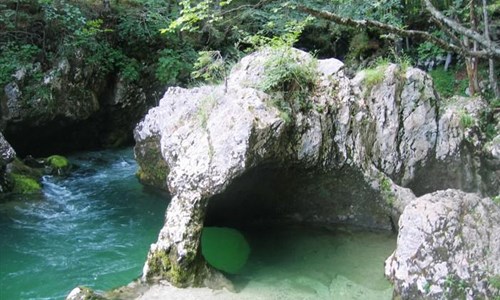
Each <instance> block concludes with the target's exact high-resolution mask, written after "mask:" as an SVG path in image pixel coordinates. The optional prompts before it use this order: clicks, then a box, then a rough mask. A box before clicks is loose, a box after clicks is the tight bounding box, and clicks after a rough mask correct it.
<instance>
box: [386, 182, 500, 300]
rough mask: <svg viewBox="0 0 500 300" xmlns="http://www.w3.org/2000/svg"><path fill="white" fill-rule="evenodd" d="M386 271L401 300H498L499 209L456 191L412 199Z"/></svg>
mask: <svg viewBox="0 0 500 300" xmlns="http://www.w3.org/2000/svg"><path fill="white" fill-rule="evenodd" d="M385 274H386V276H387V277H388V278H389V279H390V280H391V281H392V282H393V283H394V288H395V293H396V295H399V296H401V298H402V299H496V297H499V296H500V286H499V283H500V207H499V206H498V205H496V204H495V203H493V202H492V201H491V199H489V198H481V197H479V196H478V195H476V194H467V193H464V192H461V191H457V190H446V191H439V192H435V193H432V194H427V195H424V196H422V197H419V198H418V199H415V200H413V201H412V202H410V204H409V205H408V206H407V207H406V208H405V210H404V212H403V214H402V215H401V218H400V219H399V235H398V243H397V249H396V251H395V252H394V253H393V254H392V255H391V256H390V257H389V258H388V259H387V261H386V265H385Z"/></svg>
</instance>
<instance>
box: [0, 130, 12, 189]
mask: <svg viewBox="0 0 500 300" xmlns="http://www.w3.org/2000/svg"><path fill="white" fill-rule="evenodd" d="M15 158H16V152H15V151H14V149H13V148H12V147H11V146H10V144H9V142H7V140H6V139H5V138H4V136H3V134H2V133H1V132H0V193H4V192H7V191H9V190H10V189H11V188H12V184H11V182H9V180H8V178H7V174H6V166H7V164H8V163H10V162H11V161H13V160H14V159H15Z"/></svg>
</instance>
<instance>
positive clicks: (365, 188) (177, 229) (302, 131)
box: [134, 49, 484, 286]
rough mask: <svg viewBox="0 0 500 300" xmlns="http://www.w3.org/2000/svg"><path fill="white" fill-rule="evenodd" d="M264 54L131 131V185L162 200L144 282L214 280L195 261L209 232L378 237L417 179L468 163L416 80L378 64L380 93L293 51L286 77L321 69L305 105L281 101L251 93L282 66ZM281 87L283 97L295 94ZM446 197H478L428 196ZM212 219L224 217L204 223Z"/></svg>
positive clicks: (361, 77) (175, 97) (412, 72)
mask: <svg viewBox="0 0 500 300" xmlns="http://www.w3.org/2000/svg"><path fill="white" fill-rule="evenodd" d="M274 51H276V50H264V51H261V52H257V53H254V54H251V55H249V56H247V57H245V58H243V59H242V61H241V62H240V63H239V64H237V65H236V66H235V67H234V68H233V70H232V72H231V74H230V75H229V78H228V80H227V88H226V87H222V86H204V87H199V88H193V89H182V88H170V89H169V90H168V91H167V92H166V93H165V95H164V97H163V98H162V99H161V101H160V103H159V106H158V107H155V108H153V109H151V110H150V111H149V112H148V114H147V115H146V117H145V118H144V120H143V121H142V122H140V123H139V124H138V125H137V127H136V129H135V131H134V137H135V140H136V143H137V144H136V148H135V153H136V158H137V160H138V162H139V165H140V166H141V170H140V171H139V172H140V173H141V174H142V175H141V179H142V180H143V181H145V182H146V183H150V184H153V185H157V186H161V187H168V190H169V191H170V193H171V194H172V200H171V203H170V205H169V207H168V210H167V215H166V221H165V225H164V227H163V229H162V230H161V232H160V234H159V237H158V241H157V242H156V243H155V244H153V245H152V246H151V249H150V251H149V254H148V260H147V262H146V264H145V267H144V272H143V279H144V280H152V279H160V278H164V279H167V280H169V281H170V282H172V283H174V284H176V285H179V286H186V285H202V284H204V282H206V280H207V278H210V276H211V274H213V273H212V271H211V269H210V268H208V267H207V265H206V263H205V262H204V260H203V258H202V257H201V255H200V234H201V231H202V228H203V226H204V225H207V224H208V223H210V226H219V225H222V226H224V225H228V224H231V223H232V222H235V220H238V219H241V220H244V222H254V223H255V222H263V223H266V222H270V221H274V222H291V223H306V224H338V223H346V224H354V225H358V226H365V227H371V228H373V227H375V228H387V229H389V228H391V225H392V226H394V225H395V224H397V220H398V218H399V215H400V214H401V213H402V212H403V209H404V207H405V206H406V205H407V203H409V202H410V201H411V200H413V199H414V198H415V195H414V194H413V192H412V191H411V190H409V189H407V188H405V187H407V186H412V184H414V183H415V182H419V181H422V180H423V178H426V177H427V174H426V170H427V169H428V168H436V166H442V165H443V164H444V165H445V164H446V163H451V162H462V159H463V157H467V156H468V155H469V152H468V151H469V150H468V149H469V148H467V147H465V145H466V141H465V139H464V133H463V130H462V129H461V128H460V126H459V124H454V123H453V122H447V121H446V120H447V119H443V118H441V115H440V108H439V99H438V98H437V97H436V93H435V91H434V89H433V85H432V80H431V78H430V77H429V76H428V75H427V74H426V73H424V72H423V71H421V70H418V69H407V70H403V69H401V68H400V67H398V66H396V65H389V66H388V67H387V68H385V69H383V70H381V71H380V72H383V74H381V78H382V80H381V81H380V82H376V83H373V82H371V83H370V84H368V82H367V79H366V74H365V73H363V72H362V73H360V74H358V75H357V76H356V77H355V78H354V79H352V80H351V79H349V78H348V77H347V76H345V75H344V73H343V70H342V67H341V64H342V63H341V62H332V60H328V61H325V63H323V61H321V60H320V61H318V63H317V64H313V63H310V62H311V60H312V59H313V58H312V57H311V56H310V55H308V54H307V53H304V52H301V51H299V50H293V49H292V50H291V51H290V52H287V53H286V55H290V56H291V57H292V60H294V62H292V64H295V65H293V68H290V69H294V68H305V67H307V68H317V66H318V65H319V66H322V67H321V68H320V69H316V70H312V71H311V70H307V72H306V73H307V74H310V76H311V77H313V78H314V80H313V82H314V87H309V90H308V94H307V95H306V97H302V96H303V94H300V93H299V94H298V95H299V97H298V98H290V95H291V94H292V93H291V92H290V90H286V91H277V92H274V93H271V92H270V93H264V92H263V91H262V90H261V87H262V82H263V81H266V80H274V79H275V78H269V77H268V70H267V69H266V68H267V67H268V66H269V64H267V63H266V62H267V61H269V60H273V59H277V57H281V56H283V55H284V54H283V53H279V52H278V53H276V52H274ZM315 66H316V67H315ZM286 84H287V85H288V88H289V89H292V92H293V89H294V88H297V84H295V85H294V84H292V83H290V82H286ZM268 85H269V84H268ZM278 86H279V85H278ZM300 91H301V92H303V90H300ZM287 97H288V98H287ZM450 113H451V114H453V113H457V112H450ZM442 130H447V132H448V131H450V130H451V131H452V132H456V134H453V135H449V134H445V133H443V132H442ZM149 149H151V151H148V150H149ZM151 153H153V154H151ZM468 168H470V169H468ZM464 169H467V172H465V175H463V174H462V173H461V174H455V173H453V174H450V175H453V176H454V178H456V177H460V176H466V175H467V174H472V173H475V172H476V170H475V169H474V166H467V165H466V166H464ZM440 171H441V173H440V174H441V175H442V176H447V174H448V173H447V170H446V169H442V168H440ZM448 171H449V172H455V170H453V169H451V170H448ZM457 182H458V183H459V184H457ZM287 183H288V184H287ZM261 187H262V188H261ZM448 187H455V188H464V189H468V190H474V191H476V190H479V189H483V188H484V186H483V185H481V184H479V182H478V181H477V180H472V181H467V180H458V181H456V180H453V181H450V182H447V181H439V182H438V185H434V186H432V187H431V188H448ZM214 207H218V208H217V209H213V208H214ZM222 210H223V211H224V213H223V216H221V214H219V215H217V214H214V213H212V212H211V211H222ZM233 213H234V216H233V215H232V214H233ZM240 217H241V218H240ZM391 223H392V224H391Z"/></svg>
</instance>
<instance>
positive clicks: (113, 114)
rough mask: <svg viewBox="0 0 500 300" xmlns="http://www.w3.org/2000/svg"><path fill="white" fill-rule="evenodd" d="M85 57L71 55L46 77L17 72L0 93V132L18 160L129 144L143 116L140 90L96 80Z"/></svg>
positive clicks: (37, 70)
mask: <svg viewBox="0 0 500 300" xmlns="http://www.w3.org/2000/svg"><path fill="white" fill-rule="evenodd" d="M84 56H85V54H84V53H75V54H74V55H73V56H72V57H68V58H63V59H61V60H60V61H59V62H58V63H57V64H56V65H54V66H53V67H52V69H49V70H47V71H42V70H41V67H40V66H37V65H35V66H34V67H32V68H29V69H21V70H18V71H17V72H16V74H15V75H14V76H12V82H10V83H9V84H7V85H6V86H5V87H4V88H3V89H2V90H1V91H0V107H1V123H0V130H2V132H3V133H4V135H5V136H6V137H7V138H9V141H10V142H11V144H12V145H14V147H15V148H16V150H17V151H18V153H19V154H20V155H22V156H24V155H27V154H33V155H42V156H43V155H46V154H49V153H52V152H53V149H54V148H57V150H58V151H65V150H74V149H82V148H85V147H97V146H116V145H119V144H120V142H121V143H122V144H123V142H125V141H126V140H127V139H130V138H131V135H130V132H131V131H132V129H133V127H134V126H135V124H136V122H137V121H138V120H140V118H141V117H142V116H143V115H144V113H145V111H146V110H147V106H148V104H147V101H146V92H145V88H143V87H140V86H139V84H137V83H130V82H127V81H126V80H124V79H123V78H122V76H120V74H100V73H99V70H97V69H95V66H94V67H93V66H91V65H89V64H86V62H85V60H84ZM34 74H35V75H36V76H40V75H41V74H43V79H41V80H40V79H34V78H35V77H36V76H34ZM143 86H148V85H147V84H144V85H143ZM96 136H98V137H99V138H96ZM35 144H37V145H38V146H37V147H33V145H35ZM44 148H47V149H46V150H45V149H44ZM32 149H34V150H32ZM31 151H33V152H31ZM36 151H38V152H36Z"/></svg>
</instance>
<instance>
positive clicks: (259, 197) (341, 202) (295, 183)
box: [204, 164, 391, 230]
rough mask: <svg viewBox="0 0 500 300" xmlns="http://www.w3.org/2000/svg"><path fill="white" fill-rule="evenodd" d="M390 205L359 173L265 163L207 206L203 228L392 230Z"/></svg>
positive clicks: (344, 169)
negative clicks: (285, 166)
mask: <svg viewBox="0 0 500 300" xmlns="http://www.w3.org/2000/svg"><path fill="white" fill-rule="evenodd" d="M387 209H388V207H387V205H386V204H385V203H384V201H383V200H382V198H381V197H380V195H379V193H378V191H376V190H375V189H373V188H372V187H371V186H370V185H369V184H368V183H367V182H366V181H365V179H364V177H363V175H362V174H361V172H359V171H357V170H355V169H353V168H349V167H345V168H342V169H340V170H336V171H334V172H317V171H313V170H307V169H303V168H299V167H287V168H283V167H280V166H278V165H275V164H267V165H263V166H259V167H256V168H253V169H251V170H249V171H247V172H246V173H244V174H243V175H241V176H239V177H238V178H236V179H235V180H234V181H233V182H232V183H231V184H230V185H229V186H228V187H227V188H226V190H225V191H224V192H223V193H221V194H218V195H215V196H214V197H212V198H211V199H210V200H209V202H208V207H207V211H206V215H205V221H204V225H205V226H219V227H224V226H225V227H232V228H236V229H239V230H249V229H252V228H259V227H262V226H264V227H268V226H283V225H287V226H288V225H293V226H297V225H300V226H309V227H310V226H312V227H325V226H326V227H331V226H337V225H352V226H358V227H362V228H365V229H372V230H373V229H377V230H378V229H382V230H384V229H386V230H389V229H391V224H390V220H389V217H388V215H389V214H388V210H387Z"/></svg>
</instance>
